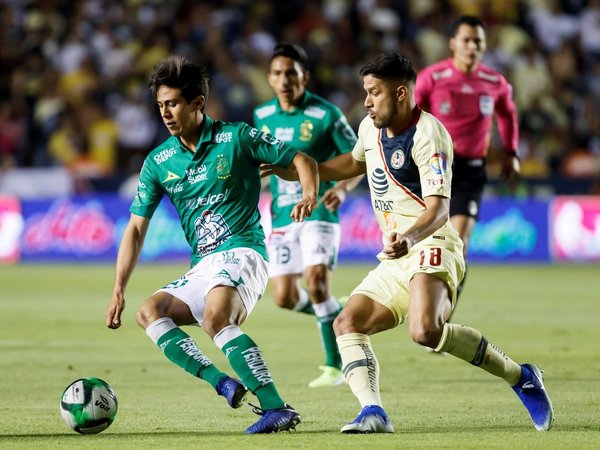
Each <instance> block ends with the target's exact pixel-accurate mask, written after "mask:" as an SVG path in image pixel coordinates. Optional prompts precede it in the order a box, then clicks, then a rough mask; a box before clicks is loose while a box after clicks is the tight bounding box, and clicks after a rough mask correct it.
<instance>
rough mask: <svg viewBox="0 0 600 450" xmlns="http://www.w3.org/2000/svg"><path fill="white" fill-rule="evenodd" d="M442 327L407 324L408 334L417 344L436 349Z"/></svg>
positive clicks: (416, 323) (419, 323)
mask: <svg viewBox="0 0 600 450" xmlns="http://www.w3.org/2000/svg"><path fill="white" fill-rule="evenodd" d="M442 333H443V327H439V326H436V325H434V324H429V323H424V322H409V326H408V334H409V335H410V338H411V339H412V340H413V341H415V342H416V343H417V344H420V345H423V346H425V347H430V348H436V347H437V345H438V344H439V342H440V339H441V338H442Z"/></svg>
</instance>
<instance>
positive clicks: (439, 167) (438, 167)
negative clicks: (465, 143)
mask: <svg viewBox="0 0 600 450" xmlns="http://www.w3.org/2000/svg"><path fill="white" fill-rule="evenodd" d="M429 167H431V170H433V172H434V173H435V174H436V175H442V174H444V173H446V172H448V155H446V153H444V152H443V151H438V152H436V153H434V154H433V155H431V158H430V159H429Z"/></svg>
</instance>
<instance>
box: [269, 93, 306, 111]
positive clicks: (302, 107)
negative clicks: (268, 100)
mask: <svg viewBox="0 0 600 450" xmlns="http://www.w3.org/2000/svg"><path fill="white" fill-rule="evenodd" d="M311 98H312V94H311V93H310V92H309V91H308V90H306V89H305V90H304V97H303V98H302V101H301V102H300V104H299V105H298V106H296V108H294V110H293V111H284V110H283V109H281V105H280V104H279V100H277V98H275V103H276V104H277V110H278V111H279V112H280V113H282V114H298V112H300V111H304V107H305V106H306V105H307V104H308V102H309V101H310V99H311Z"/></svg>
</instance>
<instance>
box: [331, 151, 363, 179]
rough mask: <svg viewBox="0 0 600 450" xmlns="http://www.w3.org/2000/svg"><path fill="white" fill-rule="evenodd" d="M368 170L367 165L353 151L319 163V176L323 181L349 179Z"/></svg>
mask: <svg viewBox="0 0 600 450" xmlns="http://www.w3.org/2000/svg"><path fill="white" fill-rule="evenodd" d="M366 172H367V165H366V164H365V163H364V162H362V161H357V160H356V159H354V157H353V156H352V153H351V152H349V153H343V154H341V155H338V156H336V157H335V158H332V159H330V160H328V161H324V162H322V163H319V177H321V180H323V181H339V180H347V179H348V178H353V177H358V176H359V175H363V174H365V173H366ZM358 181H360V179H359V180H358Z"/></svg>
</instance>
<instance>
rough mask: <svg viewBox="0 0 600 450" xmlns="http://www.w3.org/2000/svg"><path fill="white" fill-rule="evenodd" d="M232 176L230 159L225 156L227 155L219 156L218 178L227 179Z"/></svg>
mask: <svg viewBox="0 0 600 450" xmlns="http://www.w3.org/2000/svg"><path fill="white" fill-rule="evenodd" d="M230 176H231V166H230V165H229V160H228V159H227V158H226V157H225V155H222V154H221V155H218V156H217V178H218V179H219V180H226V179H227V178H229V177H230Z"/></svg>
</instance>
